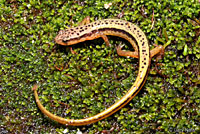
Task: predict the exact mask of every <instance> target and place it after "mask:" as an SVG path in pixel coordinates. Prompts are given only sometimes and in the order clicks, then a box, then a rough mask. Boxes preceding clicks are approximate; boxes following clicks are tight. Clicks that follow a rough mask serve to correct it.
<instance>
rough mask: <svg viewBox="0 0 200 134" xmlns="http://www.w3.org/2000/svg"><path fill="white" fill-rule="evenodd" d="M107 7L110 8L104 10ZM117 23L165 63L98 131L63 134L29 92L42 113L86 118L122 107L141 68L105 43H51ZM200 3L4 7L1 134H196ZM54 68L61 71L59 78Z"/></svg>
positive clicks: (0, 20) (97, 1) (75, 0)
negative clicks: (127, 25) (89, 25)
mask: <svg viewBox="0 0 200 134" xmlns="http://www.w3.org/2000/svg"><path fill="white" fill-rule="evenodd" d="M109 3H110V4H109ZM86 16H91V21H95V20H99V19H105V18H121V19H124V20H127V21H130V22H132V23H135V24H136V25H138V26H139V27H140V28H141V29H142V30H143V31H144V33H145V34H146V36H147V38H148V40H149V44H150V46H151V48H153V47H154V46H153V44H154V43H155V44H159V45H165V46H166V49H165V56H164V58H163V59H161V60H159V61H158V62H156V60H155V58H153V59H152V62H151V70H150V72H149V75H148V78H147V81H146V83H145V85H144V87H143V88H142V90H141V91H140V93H139V94H138V95H137V96H136V97H135V98H134V99H133V100H132V101H131V102H130V103H129V104H127V105H126V106H125V107H124V108H122V109H121V110H119V111H118V112H117V113H115V114H113V115H112V116H110V117H108V118H106V119H104V120H102V121H99V122H97V123H94V124H91V125H88V126H83V127H66V126H63V125H60V124H57V123H56V122H53V121H52V120H50V119H48V118H47V117H46V116H44V115H43V114H42V113H41V112H40V110H39V109H38V107H37V105H36V103H35V100H34V96H33V91H32V90H31V89H32V87H33V85H34V84H35V83H37V84H38V85H39V89H38V92H39V96H40V100H41V101H42V103H43V104H44V105H45V107H46V108H47V109H48V110H50V111H51V112H53V113H54V114H56V115H59V116H63V117H66V118H76V119H79V118H84V117H88V116H91V115H94V114H96V113H99V112H100V111H102V110H103V109H105V108H107V107H108V106H110V105H111V104H113V103H114V102H115V101H116V100H117V99H120V98H121V97H122V96H123V95H124V94H125V93H126V91H127V90H128V89H129V88H130V87H131V85H132V84H133V82H134V81H135V78H136V76H137V72H138V60H137V59H133V58H126V57H120V56H118V55H117V53H116V49H115V46H116V45H118V44H120V42H121V41H122V43H124V44H126V47H125V48H126V49H131V48H130V47H129V44H128V43H127V42H126V41H124V40H121V39H120V38H113V37H110V38H109V40H110V43H111V44H112V47H106V45H105V43H104V42H103V40H102V39H97V40H94V41H86V42H83V43H80V44H77V45H74V46H73V50H74V51H76V52H77V53H78V54H76V55H73V54H71V53H70V51H69V49H67V47H64V46H60V45H58V44H56V43H55V42H54V38H55V36H56V34H57V33H58V31H59V30H60V29H66V28H68V27H69V26H77V24H78V22H80V21H81V20H82V19H83V18H84V17H86ZM199 35H200V3H199V1H198V0H196V1H195V0H180V1H175V0H171V1H169V0H163V1H160V0H154V1H152V0H150V1H149V0H141V1H136V0H134V1H130V0H114V1H105V0H103V1H102V0H85V1H81V0H72V1H51V0H46V1H39V0H30V1H29V2H26V1H24V0H20V1H15V0H10V1H6V0H1V2H0V132H1V134H3V133H63V131H64V130H65V131H66V132H68V133H77V131H79V132H80V131H81V132H83V133H91V134H93V133H109V132H110V133H131V132H132V133H134V132H135V133H198V132H200V105H199V103H200V90H199V84H200V74H199V70H200V67H199V66H200V65H199V64H200V62H199V59H200V36H199ZM56 67H59V68H62V67H64V68H63V70H61V71H59V70H58V69H56Z"/></svg>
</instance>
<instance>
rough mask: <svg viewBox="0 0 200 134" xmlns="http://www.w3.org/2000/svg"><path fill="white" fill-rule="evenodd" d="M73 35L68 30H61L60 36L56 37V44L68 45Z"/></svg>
mask: <svg viewBox="0 0 200 134" xmlns="http://www.w3.org/2000/svg"><path fill="white" fill-rule="evenodd" d="M70 34H71V33H70V32H69V31H68V30H60V31H59V33H58V35H57V36H56V37H55V42H56V43H57V44H60V45H68V40H70V36H69V35H70Z"/></svg>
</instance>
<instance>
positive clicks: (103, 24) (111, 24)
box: [33, 17, 164, 126]
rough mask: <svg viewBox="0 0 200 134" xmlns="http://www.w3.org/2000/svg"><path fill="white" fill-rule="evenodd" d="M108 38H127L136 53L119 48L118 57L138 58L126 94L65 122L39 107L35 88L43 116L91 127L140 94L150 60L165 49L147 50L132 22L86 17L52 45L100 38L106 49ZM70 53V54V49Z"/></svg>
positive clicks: (68, 123)
mask: <svg viewBox="0 0 200 134" xmlns="http://www.w3.org/2000/svg"><path fill="white" fill-rule="evenodd" d="M107 35H110V36H118V37H121V38H124V39H126V40H127V41H129V42H130V44H131V45H132V46H133V48H134V50H135V51H134V52H132V51H124V50H122V47H121V46H118V47H117V48H116V49H117V53H118V55H120V56H129V57H134V58H139V72H138V75H137V78H136V80H135V82H134V83H133V85H132V87H131V88H130V89H129V91H128V92H127V93H126V94H125V95H124V96H123V97H122V98H121V99H120V100H118V101H117V102H115V103H114V104H113V105H111V106H110V107H108V108H107V109H105V110H104V111H102V112H100V113H98V114H96V115H94V116H91V117H87V118H84V119H65V118H63V117H60V116H57V115H54V114H52V113H50V112H49V111H48V110H47V109H46V108H45V107H44V106H43V105H42V104H41V102H40V100H39V97H38V93H37V85H35V86H34V87H33V91H34V96H35V100H36V103H37V105H38V107H39V109H40V110H41V111H42V112H43V113H44V114H45V115H46V116H48V117H49V118H51V119H52V120H54V121H57V122H59V123H61V124H65V125H72V126H81V125H87V124H91V123H94V122H97V121H99V120H102V119H104V118H106V117H108V116H110V115H112V114H113V113H115V112H116V111H118V110H119V109H121V108H122V107H124V106H125V105H126V104H127V103H128V102H130V100H132V99H133V97H134V96H135V95H136V94H137V93H138V92H139V91H140V89H141V88H142V86H143V85H144V83H145V81H146V78H147V74H148V69H149V66H150V61H151V58H152V57H153V56H154V55H156V54H163V53H164V48H163V46H161V45H160V46H156V47H155V48H154V49H152V50H151V51H150V50H149V45H148V40H147V37H146V36H145V34H144V32H143V31H142V30H141V29H140V28H139V27H138V26H136V25H134V24H133V23H131V22H128V21H125V20H121V19H104V20H98V21H95V22H92V23H90V18H89V17H86V18H85V19H84V20H83V21H82V22H81V23H80V25H79V26H77V27H73V28H69V29H66V30H60V31H59V33H58V35H57V36H56V37H55V42H56V43H57V44H60V45H66V46H71V45H74V44H77V43H80V42H84V41H86V40H94V39H96V38H100V37H101V38H103V40H104V41H105V43H106V45H107V46H109V45H110V43H109V40H108V38H107ZM71 51H72V52H73V50H72V49H71Z"/></svg>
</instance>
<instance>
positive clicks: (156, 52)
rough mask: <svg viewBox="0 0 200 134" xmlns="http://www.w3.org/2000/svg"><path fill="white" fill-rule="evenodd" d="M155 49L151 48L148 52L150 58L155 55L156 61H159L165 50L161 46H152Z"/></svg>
mask: <svg viewBox="0 0 200 134" xmlns="http://www.w3.org/2000/svg"><path fill="white" fill-rule="evenodd" d="M154 46H155V48H153V49H152V50H151V51H150V57H151V58H152V57H154V56H155V55H156V56H157V57H156V60H157V61H158V60H160V59H162V57H163V56H164V53H165V48H164V47H163V46H162V45H157V44H154Z"/></svg>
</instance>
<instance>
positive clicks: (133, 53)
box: [116, 45, 139, 58]
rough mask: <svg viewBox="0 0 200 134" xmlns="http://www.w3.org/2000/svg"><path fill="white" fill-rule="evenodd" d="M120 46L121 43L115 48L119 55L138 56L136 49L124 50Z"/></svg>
mask: <svg viewBox="0 0 200 134" xmlns="http://www.w3.org/2000/svg"><path fill="white" fill-rule="evenodd" d="M122 47H123V46H121V45H119V46H117V47H116V50H117V54H118V55H119V56H126V57H133V58H139V54H138V52H137V51H134V52H133V51H125V50H122Z"/></svg>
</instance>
